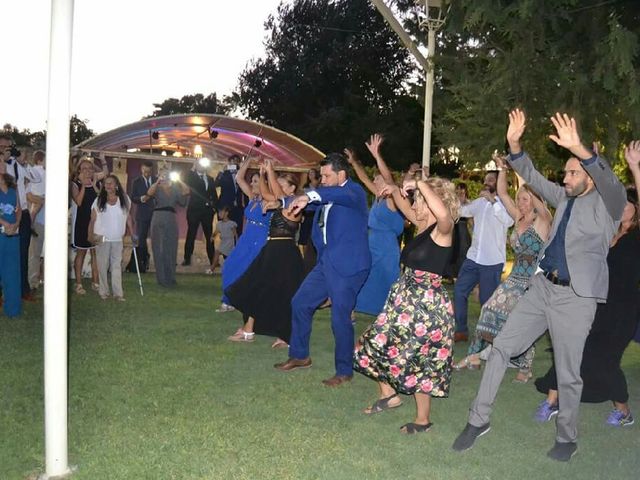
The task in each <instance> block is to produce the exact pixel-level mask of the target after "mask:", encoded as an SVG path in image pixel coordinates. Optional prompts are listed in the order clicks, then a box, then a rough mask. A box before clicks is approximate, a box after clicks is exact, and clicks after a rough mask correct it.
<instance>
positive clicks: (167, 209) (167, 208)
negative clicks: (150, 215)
mask: <svg viewBox="0 0 640 480" xmlns="http://www.w3.org/2000/svg"><path fill="white" fill-rule="evenodd" d="M153 211H154V212H171V213H176V209H175V208H173V207H158V208H154V209H153Z"/></svg>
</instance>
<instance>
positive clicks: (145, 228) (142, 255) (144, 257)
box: [126, 218, 151, 273]
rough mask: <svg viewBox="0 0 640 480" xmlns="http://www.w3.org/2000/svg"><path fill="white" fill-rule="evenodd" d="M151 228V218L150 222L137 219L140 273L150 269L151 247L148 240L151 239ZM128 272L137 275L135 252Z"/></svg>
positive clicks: (137, 249) (137, 250)
mask: <svg viewBox="0 0 640 480" xmlns="http://www.w3.org/2000/svg"><path fill="white" fill-rule="evenodd" d="M150 228H151V218H149V219H148V220H139V219H136V235H137V236H138V246H137V247H136V254H137V255H138V266H139V267H140V272H141V273H144V272H146V271H147V269H148V268H149V247H148V246H147V239H148V238H149V229H150ZM126 270H127V271H129V272H132V273H135V271H136V264H135V258H134V256H133V252H131V258H130V259H129V263H128V264H127V268H126Z"/></svg>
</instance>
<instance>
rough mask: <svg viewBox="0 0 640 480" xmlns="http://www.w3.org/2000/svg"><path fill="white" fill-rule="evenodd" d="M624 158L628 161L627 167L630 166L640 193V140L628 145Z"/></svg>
mask: <svg viewBox="0 0 640 480" xmlns="http://www.w3.org/2000/svg"><path fill="white" fill-rule="evenodd" d="M624 158H625V159H626V160H627V165H629V171H630V172H631V175H632V176H633V182H634V184H635V186H636V191H637V192H640V140H636V141H635V142H631V143H629V145H627V148H625V149H624Z"/></svg>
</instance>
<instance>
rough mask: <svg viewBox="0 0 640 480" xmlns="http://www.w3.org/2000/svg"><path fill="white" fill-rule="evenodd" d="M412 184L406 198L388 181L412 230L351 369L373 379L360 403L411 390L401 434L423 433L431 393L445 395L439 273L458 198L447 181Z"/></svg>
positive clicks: (385, 400) (447, 309) (392, 400)
mask: <svg viewBox="0 0 640 480" xmlns="http://www.w3.org/2000/svg"><path fill="white" fill-rule="evenodd" d="M410 189H414V191H415V200H414V203H413V205H411V204H410V203H409V201H408V200H407V198H405V196H404V195H401V192H400V191H399V190H398V187H396V186H395V185H387V186H386V187H385V188H384V189H383V191H382V193H383V194H387V195H388V194H391V195H392V196H393V200H394V201H395V202H396V205H397V206H398V208H399V209H400V211H401V212H402V213H403V214H404V215H405V217H406V218H407V219H408V220H409V221H411V222H412V223H413V224H414V225H415V226H416V235H415V236H414V237H413V238H412V239H411V241H410V242H408V243H407V245H406V246H405V248H404V249H403V251H402V255H401V258H400V261H401V263H402V270H401V273H400V277H399V278H398V280H397V281H396V282H395V283H394V284H393V285H392V287H391V291H390V292H389V296H388V297H387V301H386V303H385V306H384V309H383V311H382V313H381V314H380V315H378V317H377V319H376V321H375V322H374V323H373V324H372V325H370V326H369V327H368V328H367V330H366V331H365V332H364V333H363V334H362V336H361V337H360V339H359V340H358V342H357V344H356V348H355V355H354V369H355V370H356V371H358V372H360V373H362V374H364V375H366V376H368V377H371V378H372V379H373V380H375V381H376V382H377V383H378V388H379V398H378V400H377V401H376V402H375V403H374V404H373V405H371V406H370V407H368V408H366V409H365V410H364V413H366V414H373V413H378V412H382V411H383V410H386V409H389V408H395V407H398V406H400V405H401V404H402V401H401V400H400V398H399V397H398V394H399V393H402V394H405V395H413V396H414V398H415V401H416V418H415V420H414V421H413V422H410V423H407V424H405V425H403V426H402V427H401V428H400V430H401V431H402V432H403V433H407V434H413V433H418V432H426V431H428V430H429V429H430V428H431V425H432V424H431V421H430V418H429V415H430V411H431V397H446V396H448V394H449V384H450V378H451V361H452V346H453V331H454V325H455V320H454V318H453V307H452V305H451V302H450V301H449V297H448V295H447V292H446V290H445V288H444V287H443V286H442V274H443V273H444V271H445V268H446V266H447V264H448V263H449V259H450V256H451V240H452V235H453V225H454V219H456V218H457V216H458V207H459V202H458V199H457V197H456V195H455V190H454V186H453V184H452V183H451V182H449V181H447V180H442V179H439V178H429V179H428V180H426V181H422V180H418V181H417V182H416V181H415V180H412V181H410V182H408V183H405V185H404V187H403V192H404V193H406V192H407V191H408V190H410Z"/></svg>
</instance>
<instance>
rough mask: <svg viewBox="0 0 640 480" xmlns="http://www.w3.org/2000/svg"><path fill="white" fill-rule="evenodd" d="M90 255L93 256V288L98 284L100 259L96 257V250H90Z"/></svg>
mask: <svg viewBox="0 0 640 480" xmlns="http://www.w3.org/2000/svg"><path fill="white" fill-rule="evenodd" d="M89 255H91V282H92V284H93V285H92V287H94V286H95V285H97V284H98V257H97V256H96V249H95V248H92V249H91V250H89Z"/></svg>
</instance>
